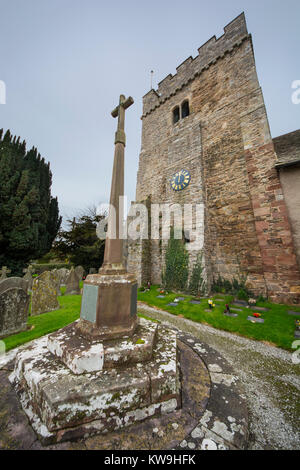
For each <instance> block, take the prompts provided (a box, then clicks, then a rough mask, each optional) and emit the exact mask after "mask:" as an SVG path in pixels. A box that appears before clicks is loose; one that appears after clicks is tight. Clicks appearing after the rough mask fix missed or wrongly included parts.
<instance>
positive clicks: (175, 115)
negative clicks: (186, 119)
mask: <svg viewBox="0 0 300 470" xmlns="http://www.w3.org/2000/svg"><path fill="white" fill-rule="evenodd" d="M179 119H180V113H179V106H176V108H175V109H173V124H176V122H178V121H179Z"/></svg>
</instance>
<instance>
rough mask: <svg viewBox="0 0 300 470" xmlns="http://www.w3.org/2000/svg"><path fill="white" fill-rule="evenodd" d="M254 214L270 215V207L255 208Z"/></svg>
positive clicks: (256, 215)
mask: <svg viewBox="0 0 300 470" xmlns="http://www.w3.org/2000/svg"><path fill="white" fill-rule="evenodd" d="M253 212H254V216H255V217H260V216H262V215H269V214H270V207H261V208H260V209H254V211H253Z"/></svg>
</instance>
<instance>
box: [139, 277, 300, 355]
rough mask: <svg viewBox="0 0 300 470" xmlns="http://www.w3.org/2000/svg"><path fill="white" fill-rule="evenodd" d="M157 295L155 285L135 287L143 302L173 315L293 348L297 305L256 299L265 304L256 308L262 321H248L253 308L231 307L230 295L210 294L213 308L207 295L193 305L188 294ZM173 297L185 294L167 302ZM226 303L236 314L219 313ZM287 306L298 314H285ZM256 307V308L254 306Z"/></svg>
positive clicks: (281, 346)
mask: <svg viewBox="0 0 300 470" xmlns="http://www.w3.org/2000/svg"><path fill="white" fill-rule="evenodd" d="M158 295H159V290H158V286H151V288H150V290H149V291H147V292H142V291H141V289H139V291H138V300H139V301H141V302H144V303H146V304H147V305H150V306H154V307H158V308H160V309H162V310H165V311H167V312H169V313H171V314H173V315H182V316H183V317H184V318H187V319H189V320H193V321H194V322H198V323H204V324H208V325H211V326H213V327H214V328H218V329H220V330H225V331H229V332H231V333H235V334H239V335H241V336H245V337H248V338H251V339H255V340H258V341H265V342H268V343H271V344H273V345H274V346H278V347H280V348H283V349H287V350H289V351H293V349H292V343H293V342H294V341H295V338H294V333H295V320H296V319H300V308H299V307H294V306H287V305H281V304H274V303H270V302H258V303H257V307H264V308H268V309H269V310H268V311H267V312H260V313H261V315H262V317H261V318H263V319H264V320H265V322H264V323H263V324H261V323H252V322H251V321H248V320H247V318H248V316H251V314H252V313H254V312H256V310H255V309H254V310H253V309H250V308H246V307H242V306H240V307H234V306H232V305H230V304H231V302H232V301H233V299H234V298H233V296H230V295H227V296H225V297H224V299H223V301H222V302H215V299H219V298H220V296H219V295H214V296H212V297H211V298H212V299H213V300H214V304H215V307H214V308H213V310H211V311H209V312H206V311H205V310H208V308H209V307H208V299H202V300H201V303H200V304H198V305H194V304H191V303H190V300H192V299H193V298H194V297H193V296H189V295H182V294H178V293H177V294H176V293H174V292H168V295H166V296H165V298H157V296H158ZM176 297H185V300H183V301H180V302H178V305H177V306H176V307H172V306H170V305H168V304H169V303H171V302H174V300H175V299H176ZM226 304H229V305H230V308H237V309H240V310H241V312H235V311H232V312H233V313H237V314H238V317H235V318H232V317H227V316H225V315H224V314H223V312H224V310H225V305H226ZM288 310H293V311H299V317H298V316H296V317H295V316H290V315H288V313H287V312H288ZM258 311H259V310H258Z"/></svg>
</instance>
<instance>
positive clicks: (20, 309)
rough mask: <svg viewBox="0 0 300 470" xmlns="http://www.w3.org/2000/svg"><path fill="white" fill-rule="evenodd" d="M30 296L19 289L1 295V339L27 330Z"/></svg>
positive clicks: (11, 289)
mask: <svg viewBox="0 0 300 470" xmlns="http://www.w3.org/2000/svg"><path fill="white" fill-rule="evenodd" d="M29 301H30V296H29V295H28V294H27V293H26V292H25V290H23V289H21V288H19V287H12V288H10V289H6V290H5V291H3V292H1V293H0V338H3V337H4V336H9V335H12V334H15V333H19V332H20V331H24V330H26V329H27V318H28V308H29Z"/></svg>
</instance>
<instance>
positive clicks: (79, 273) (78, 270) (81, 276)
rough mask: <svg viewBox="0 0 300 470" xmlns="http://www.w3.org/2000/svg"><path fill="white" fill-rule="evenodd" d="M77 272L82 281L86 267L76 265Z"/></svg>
mask: <svg viewBox="0 0 300 470" xmlns="http://www.w3.org/2000/svg"><path fill="white" fill-rule="evenodd" d="M75 273H76V274H77V276H78V278H79V281H82V278H83V275H84V268H83V267H82V266H76V268H75Z"/></svg>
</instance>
